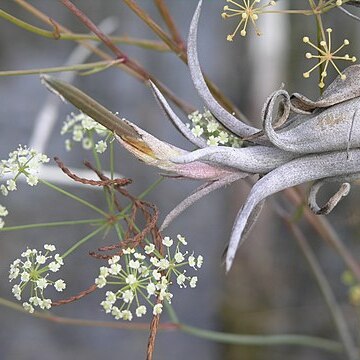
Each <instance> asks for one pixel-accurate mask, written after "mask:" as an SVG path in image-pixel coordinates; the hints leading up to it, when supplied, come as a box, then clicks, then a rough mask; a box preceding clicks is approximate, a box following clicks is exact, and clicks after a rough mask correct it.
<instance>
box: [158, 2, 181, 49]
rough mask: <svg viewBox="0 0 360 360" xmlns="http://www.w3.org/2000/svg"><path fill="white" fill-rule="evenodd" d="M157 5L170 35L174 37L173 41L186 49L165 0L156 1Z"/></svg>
mask: <svg viewBox="0 0 360 360" xmlns="http://www.w3.org/2000/svg"><path fill="white" fill-rule="evenodd" d="M154 2H155V5H156V6H157V8H158V10H159V12H160V14H161V16H162V18H163V19H164V21H165V23H166V26H167V28H168V29H169V31H170V34H171V36H172V39H173V40H174V42H175V43H176V44H177V45H178V46H179V47H180V48H185V44H184V41H183V39H182V37H181V35H180V32H179V30H178V29H177V27H176V25H175V22H174V19H173V18H172V16H171V14H170V11H169V9H168V7H167V5H166V3H165V2H164V0H154Z"/></svg>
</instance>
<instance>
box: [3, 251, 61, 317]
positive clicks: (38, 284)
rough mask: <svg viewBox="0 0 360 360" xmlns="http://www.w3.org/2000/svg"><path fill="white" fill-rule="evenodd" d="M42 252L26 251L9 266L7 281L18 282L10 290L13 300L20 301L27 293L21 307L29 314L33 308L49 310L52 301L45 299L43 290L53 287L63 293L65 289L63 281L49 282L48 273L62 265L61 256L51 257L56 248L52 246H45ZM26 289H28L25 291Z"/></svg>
mask: <svg viewBox="0 0 360 360" xmlns="http://www.w3.org/2000/svg"><path fill="white" fill-rule="evenodd" d="M44 250H45V251H44V252H43V251H42V250H36V249H27V250H26V251H24V252H23V253H22V254H21V258H20V259H16V260H14V261H13V263H12V264H11V265H10V272H9V279H10V282H11V281H13V280H20V282H19V283H18V284H15V285H14V286H13V288H12V293H13V294H14V296H15V298H16V299H17V300H19V301H21V300H22V299H23V298H24V296H25V295H24V294H25V292H26V293H29V294H30V297H29V298H28V299H27V301H25V302H23V307H24V309H25V310H27V311H29V312H30V313H33V312H34V308H35V307H37V306H38V307H40V308H41V309H50V308H51V304H52V301H51V299H49V298H46V297H45V294H44V291H45V289H47V288H49V287H51V286H53V287H54V288H55V290H56V291H63V290H64V289H65V288H66V284H65V282H64V280H62V279H58V280H55V281H53V280H50V279H49V277H50V273H51V272H56V271H58V270H59V268H60V267H61V266H62V265H63V264H64V262H63V260H62V258H61V256H60V255H59V254H56V255H55V256H53V255H51V253H53V252H54V251H55V250H56V248H55V246H54V245H49V244H45V245H44ZM26 288H30V289H29V291H26Z"/></svg>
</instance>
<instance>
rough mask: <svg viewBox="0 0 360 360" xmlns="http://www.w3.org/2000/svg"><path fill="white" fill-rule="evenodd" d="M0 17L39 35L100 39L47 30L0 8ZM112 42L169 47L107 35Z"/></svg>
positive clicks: (159, 48)
mask: <svg viewBox="0 0 360 360" xmlns="http://www.w3.org/2000/svg"><path fill="white" fill-rule="evenodd" d="M0 17H2V18H3V19H5V20H8V21H10V22H11V23H13V24H15V25H16V26H18V27H20V28H22V29H24V30H26V31H29V32H31V33H34V34H36V35H40V36H42V37H45V38H48V39H54V40H70V41H78V40H92V41H101V40H100V39H99V38H98V37H97V36H96V35H91V34H75V33H71V34H69V33H63V32H56V31H48V30H44V29H42V28H39V27H37V26H34V25H31V24H29V23H27V22H25V21H23V20H20V19H18V18H17V17H15V16H13V15H11V14H9V13H7V12H6V11H4V10H1V9H0ZM109 38H110V39H111V41H112V42H114V43H115V44H126V45H133V46H137V47H141V48H144V49H148V50H155V51H160V52H169V51H170V49H169V47H168V46H166V45H164V44H162V43H160V42H159V41H152V40H143V39H135V38H131V37H128V36H109Z"/></svg>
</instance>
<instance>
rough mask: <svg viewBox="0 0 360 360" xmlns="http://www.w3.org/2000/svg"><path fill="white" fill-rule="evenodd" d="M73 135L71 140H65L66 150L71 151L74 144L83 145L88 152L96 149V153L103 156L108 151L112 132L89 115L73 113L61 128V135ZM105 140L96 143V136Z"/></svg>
mask: <svg viewBox="0 0 360 360" xmlns="http://www.w3.org/2000/svg"><path fill="white" fill-rule="evenodd" d="M65 134H71V135H72V137H71V139H66V140H65V147H66V150H68V151H70V150H71V149H72V147H73V143H74V142H77V143H81V144H82V147H83V148H84V149H86V150H89V149H92V148H93V147H94V148H95V151H96V152H98V153H99V154H102V153H103V152H105V151H106V149H107V139H108V138H109V137H111V132H110V131H109V130H107V129H106V128H105V127H104V126H102V125H100V124H99V123H97V122H96V121H94V120H93V119H92V118H91V117H89V116H88V115H85V114H83V113H79V114H76V115H75V114H74V113H71V114H70V115H69V116H68V117H67V119H66V121H64V124H63V127H62V128H61V135H65ZM95 134H96V135H97V136H99V137H102V138H105V140H99V141H98V142H96V143H94V135H95Z"/></svg>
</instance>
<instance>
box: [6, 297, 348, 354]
mask: <svg viewBox="0 0 360 360" xmlns="http://www.w3.org/2000/svg"><path fill="white" fill-rule="evenodd" d="M0 305H1V306H5V307H7V308H9V309H12V310H15V311H19V312H22V313H25V314H27V315H29V316H32V317H37V318H40V319H43V320H46V321H50V322H53V323H57V324H64V325H73V326H87V327H98V328H99V327H105V328H114V329H127V330H137V331H139V330H144V331H148V330H149V324H148V323H125V322H120V321H117V322H114V321H111V322H110V321H93V320H83V319H74V318H65V317H60V316H54V315H51V314H50V313H45V312H39V311H35V312H34V313H33V314H29V313H28V312H27V311H25V310H24V308H23V307H22V306H21V305H19V304H17V303H15V302H12V301H9V300H6V299H3V298H0ZM159 329H160V330H163V331H164V330H165V331H171V330H180V331H183V332H184V333H187V334H190V335H193V336H197V337H200V338H203V339H207V340H211V341H216V342H220V343H231V344H236V345H245V346H246V345H253V346H271V345H298V346H308V347H312V348H317V349H320V350H325V351H329V352H341V351H342V346H341V344H340V343H338V342H336V341H332V340H327V339H323V338H317V337H311V336H304V335H270V336H267V335H236V334H226V333H221V332H216V331H210V330H203V329H199V328H196V327H193V326H189V325H185V324H179V323H162V324H159Z"/></svg>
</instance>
